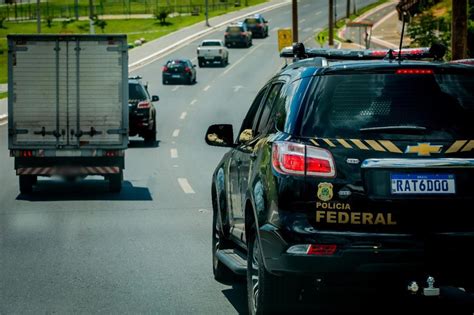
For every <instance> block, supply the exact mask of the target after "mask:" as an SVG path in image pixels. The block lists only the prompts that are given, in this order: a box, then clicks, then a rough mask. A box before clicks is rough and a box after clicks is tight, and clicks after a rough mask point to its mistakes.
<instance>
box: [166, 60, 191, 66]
mask: <svg viewBox="0 0 474 315" xmlns="http://www.w3.org/2000/svg"><path fill="white" fill-rule="evenodd" d="M166 66H167V67H168V68H183V67H186V61H184V60H170V61H168V63H167V64H166Z"/></svg>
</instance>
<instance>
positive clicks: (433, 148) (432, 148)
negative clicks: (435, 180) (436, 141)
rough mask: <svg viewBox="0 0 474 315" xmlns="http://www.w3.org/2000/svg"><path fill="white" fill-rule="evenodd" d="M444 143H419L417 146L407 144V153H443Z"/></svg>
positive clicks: (426, 154)
mask: <svg viewBox="0 0 474 315" xmlns="http://www.w3.org/2000/svg"><path fill="white" fill-rule="evenodd" d="M442 148H443V146H442V145H431V144H430V143H418V145H415V146H410V145H409V146H407V149H406V150H405V153H418V156H430V155H431V153H441V149H442Z"/></svg>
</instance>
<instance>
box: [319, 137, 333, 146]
mask: <svg viewBox="0 0 474 315" xmlns="http://www.w3.org/2000/svg"><path fill="white" fill-rule="evenodd" d="M322 139H323V141H324V142H326V143H327V145H328V146H330V147H335V146H336V145H335V144H334V143H332V141H331V140H329V139H326V138H322Z"/></svg>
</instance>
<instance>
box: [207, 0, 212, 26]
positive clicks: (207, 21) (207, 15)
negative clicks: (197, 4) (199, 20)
mask: <svg viewBox="0 0 474 315" xmlns="http://www.w3.org/2000/svg"><path fill="white" fill-rule="evenodd" d="M206 26H207V27H209V26H211V25H209V0H206Z"/></svg>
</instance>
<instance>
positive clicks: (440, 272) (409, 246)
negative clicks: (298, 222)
mask: <svg viewBox="0 0 474 315" xmlns="http://www.w3.org/2000/svg"><path fill="white" fill-rule="evenodd" d="M318 236H319V237H318ZM318 236H316V235H315V236H313V237H308V235H306V234H305V235H303V234H297V233H291V234H289V233H288V232H287V231H285V232H284V233H282V231H280V230H278V229H277V228H275V227H273V226H271V225H265V226H263V227H262V228H261V229H260V240H261V246H262V249H263V253H264V257H265V267H266V268H267V270H268V271H270V272H272V273H276V274H280V273H289V274H300V275H308V276H319V275H331V274H332V275H335V274H348V275H351V276H354V275H361V274H371V273H372V274H378V273H380V274H393V275H397V276H400V277H404V276H405V277H407V279H409V278H410V277H415V276H417V275H420V273H421V274H426V273H428V274H430V275H433V276H435V277H440V278H445V279H450V280H453V279H454V281H462V280H463V279H464V280H467V279H470V280H472V279H473V274H474V268H473V267H472V266H474V259H473V258H471V257H469V256H470V254H469V252H470V249H469V248H470V247H472V244H473V242H474V234H470V235H459V234H453V235H437V236H436V237H433V238H432V239H424V240H421V239H417V238H414V237H412V236H396V235H390V236H389V235H376V234H373V235H371V236H370V237H368V236H367V235H363V236H362V235H361V236H357V235H355V234H354V235H351V236H350V237H348V235H342V234H341V236H338V235H335V234H331V235H324V233H318ZM321 236H322V238H321ZM321 239H324V242H321V241H320V240H321ZM348 240H349V242H348ZM318 243H319V244H321V243H326V244H331V243H332V244H338V249H337V251H336V253H335V254H334V255H331V256H314V255H306V254H301V255H299V254H289V253H287V250H288V249H289V248H290V247H291V246H293V245H296V244H318Z"/></svg>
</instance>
